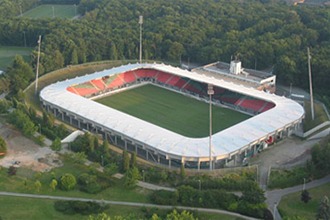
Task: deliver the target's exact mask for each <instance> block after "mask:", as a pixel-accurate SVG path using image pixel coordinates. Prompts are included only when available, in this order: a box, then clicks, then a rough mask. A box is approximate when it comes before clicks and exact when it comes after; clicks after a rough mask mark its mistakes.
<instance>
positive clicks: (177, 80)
mask: <svg viewBox="0 0 330 220" xmlns="http://www.w3.org/2000/svg"><path fill="white" fill-rule="evenodd" d="M146 77H147V78H153V79H155V80H156V81H158V82H161V83H164V84H167V85H170V86H173V87H176V88H178V89H183V90H186V91H189V92H193V93H195V94H198V95H200V96H207V85H206V84H205V83H201V82H198V81H194V80H192V79H189V78H184V77H180V76H177V75H173V74H169V73H166V72H160V71H156V70H151V69H138V70H134V71H128V72H125V73H121V74H117V75H111V76H104V77H102V78H101V79H93V80H91V81H88V82H85V83H81V84H78V85H73V86H70V87H68V88H67V90H68V91H70V92H72V93H75V94H78V95H80V96H85V97H89V96H92V95H94V94H97V93H100V92H102V91H104V90H106V89H116V88H119V87H122V86H123V85H125V84H126V83H133V82H135V81H136V80H137V79H139V78H146ZM213 90H214V95H213V97H212V98H213V99H215V100H219V101H220V102H222V103H227V104H231V105H234V106H238V107H241V109H243V110H244V109H245V110H247V111H250V112H251V110H252V111H253V112H255V113H260V112H264V111H267V110H269V109H271V108H273V107H274V106H275V105H274V104H273V103H270V102H267V101H264V100H258V99H255V98H253V97H248V96H244V95H242V94H239V93H237V92H233V91H230V90H226V89H223V88H221V87H214V88H213Z"/></svg>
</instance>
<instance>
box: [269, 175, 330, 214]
mask: <svg viewBox="0 0 330 220" xmlns="http://www.w3.org/2000/svg"><path fill="white" fill-rule="evenodd" d="M329 182H330V175H328V176H326V177H324V178H322V179H318V180H314V181H312V182H309V183H306V184H305V189H311V188H314V187H317V186H321V185H323V184H326V183H329ZM302 189H303V184H302V185H299V186H293V187H289V188H285V189H275V190H270V191H266V194H265V196H266V198H267V199H266V203H267V205H268V208H269V209H270V210H272V211H273V212H274V211H275V216H276V218H275V219H276V220H279V219H282V218H281V216H280V214H279V213H278V210H277V208H276V206H277V204H279V203H280V201H281V199H282V197H283V196H285V195H287V194H290V193H294V192H300V191H302Z"/></svg>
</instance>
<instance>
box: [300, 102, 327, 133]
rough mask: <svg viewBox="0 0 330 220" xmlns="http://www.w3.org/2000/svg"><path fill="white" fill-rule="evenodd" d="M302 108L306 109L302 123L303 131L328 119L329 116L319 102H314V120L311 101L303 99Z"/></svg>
mask: <svg viewBox="0 0 330 220" xmlns="http://www.w3.org/2000/svg"><path fill="white" fill-rule="evenodd" d="M304 108H305V111H306V114H305V115H306V118H305V120H304V124H303V126H304V131H305V132H306V131H308V130H310V129H312V128H314V127H316V126H318V125H320V124H322V123H323V122H326V121H329V118H328V116H327V114H326V112H325V111H324V109H323V107H322V105H321V104H320V103H317V102H314V120H312V114H311V103H310V102H309V101H305V104H304Z"/></svg>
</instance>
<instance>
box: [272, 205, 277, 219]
mask: <svg viewBox="0 0 330 220" xmlns="http://www.w3.org/2000/svg"><path fill="white" fill-rule="evenodd" d="M276 206H277V202H274V210H273V215H274V220H276Z"/></svg>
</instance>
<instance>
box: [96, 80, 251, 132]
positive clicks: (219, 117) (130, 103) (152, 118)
mask: <svg viewBox="0 0 330 220" xmlns="http://www.w3.org/2000/svg"><path fill="white" fill-rule="evenodd" d="M97 102H99V103H102V104H104V105H106V106H109V107H111V108H114V109H117V110H120V111H122V112H125V113H127V114H129V115H132V116H135V117H137V118H140V119H142V120H145V121H148V122H150V123H153V124H155V125H158V126H160V127H163V128H166V129H168V130H171V131H173V132H176V133H179V134H181V135H184V136H187V137H194V138H199V137H206V136H208V134H209V105H208V104H207V103H204V102H201V101H198V100H196V99H193V98H189V97H187V96H184V95H181V94H178V93H176V92H172V91H169V90H166V89H162V88H159V87H157V86H153V85H146V86H142V87H139V88H135V89H131V90H128V91H125V92H121V93H117V94H114V95H111V96H108V97H105V98H101V99H99V100H97ZM212 113H213V133H217V132H219V131H221V130H223V129H225V128H228V127H230V126H232V125H234V124H237V123H239V122H241V121H243V120H246V119H248V118H249V117H250V116H248V115H245V114H242V113H239V112H236V111H233V110H230V109H227V108H220V107H216V106H213V111H212Z"/></svg>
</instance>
